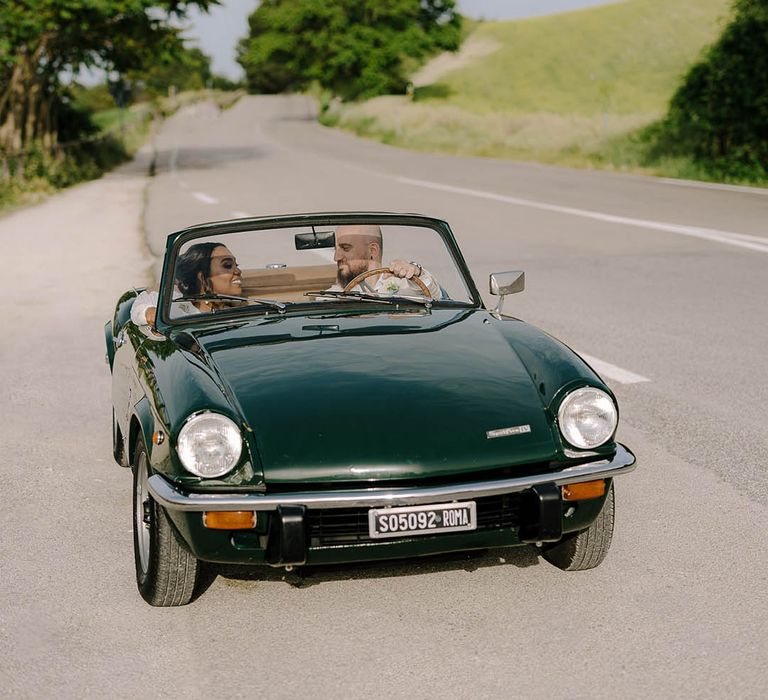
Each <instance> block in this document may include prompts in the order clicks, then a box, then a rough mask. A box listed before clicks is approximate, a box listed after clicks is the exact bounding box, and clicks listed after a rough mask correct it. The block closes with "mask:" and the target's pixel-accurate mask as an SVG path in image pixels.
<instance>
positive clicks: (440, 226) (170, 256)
mask: <svg viewBox="0 0 768 700" xmlns="http://www.w3.org/2000/svg"><path fill="white" fill-rule="evenodd" d="M345 224H378V225H400V226H417V227H422V228H428V229H431V230H433V231H435V232H436V233H437V235H438V236H440V238H441V239H442V241H443V244H444V245H445V247H446V249H447V250H448V253H449V255H450V257H451V259H452V260H453V263H454V265H455V266H456V268H457V269H458V271H459V274H460V275H461V278H462V282H463V283H464V285H465V287H466V289H467V292H468V294H469V297H470V299H471V302H467V303H466V304H463V306H464V308H485V306H484V304H483V301H482V298H481V297H480V293H479V292H478V290H477V287H476V285H475V282H474V280H473V279H472V275H471V274H470V272H469V268H468V267H467V263H466V261H465V260H464V256H463V255H462V253H461V250H459V247H458V245H457V243H456V239H455V238H454V236H453V232H452V231H451V228H450V226H449V225H448V223H447V222H445V221H443V220H441V219H435V218H432V217H429V216H423V215H421V214H395V213H384V212H337V213H314V214H293V215H287V216H268V217H249V218H243V219H232V220H229V221H214V222H211V223H206V224H199V225H196V226H191V227H189V228H186V229H182V230H181V231H177V232H176V233H172V234H170V235H169V236H168V239H167V242H166V249H165V258H164V260H163V269H162V274H161V277H160V291H159V299H158V315H157V322H156V325H157V330H158V331H159V332H161V333H163V332H164V331H166V330H171V329H173V328H178V327H180V326H187V325H189V324H197V323H199V322H205V321H211V320H217V319H218V318H221V317H220V316H219V315H218V314H194V315H189V316H183V317H181V318H175V319H172V318H171V317H170V309H171V302H172V295H173V274H172V273H173V270H175V268H176V258H177V257H178V255H179V252H180V250H181V248H182V246H184V245H185V244H186V243H189V242H190V241H193V240H195V239H197V238H206V237H212V236H216V235H225V234H230V233H247V232H249V231H253V232H254V233H256V232H258V231H261V230H266V229H280V228H294V227H302V226H333V227H336V226H340V225H345ZM354 303H355V302H353V301H348V302H345V307H346V308H347V309H348V308H349V306H347V304H354ZM329 305H333V306H338V303H337V302H329ZM361 305H364V307H365V309H366V310H367V311H371V310H372V309H373V308H374V307H375V305H376V302H375V301H361ZM433 305H435V306H438V307H439V306H440V301H439V300H435V302H434V303H433ZM320 306H323V302H318V301H307V303H301V302H295V303H291V304H288V306H287V308H286V309H285V310H284V311H280V312H278V311H275V310H274V309H268V308H267V307H261V306H258V305H253V306H251V305H249V306H247V307H242V308H243V309H246V308H247V309H248V312H247V313H248V314H254V315H259V316H264V315H268V314H271V313H272V314H273V313H281V314H289V313H292V312H300V313H306V311H307V310H308V309H315V310H317V309H318V308H319V307H320ZM381 306H382V308H391V304H388V303H386V302H385V301H384V300H383V301H382V304H381ZM452 306H453V307H454V308H455V307H456V306H457V304H455V303H454V304H452ZM229 311H231V309H230V310H229ZM226 315H227V316H228V317H231V315H230V314H229V313H227V314H226ZM238 315H240V314H238Z"/></svg>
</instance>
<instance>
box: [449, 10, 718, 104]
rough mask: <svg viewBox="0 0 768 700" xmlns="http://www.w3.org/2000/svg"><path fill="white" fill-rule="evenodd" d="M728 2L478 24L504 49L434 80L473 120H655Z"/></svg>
mask: <svg viewBox="0 0 768 700" xmlns="http://www.w3.org/2000/svg"><path fill="white" fill-rule="evenodd" d="M729 6H730V0H626V1H625V2H620V3H617V4H615V5H604V6H600V7H595V8H589V9H586V10H581V11H578V12H570V13H566V14H562V15H556V16H548V17H537V18H531V19H527V20H519V21H513V22H491V23H483V24H481V25H480V26H479V27H478V28H477V29H476V31H475V33H476V35H477V36H478V37H479V38H488V39H491V40H494V41H496V42H498V43H499V44H501V48H499V49H498V50H497V51H496V52H494V53H493V54H490V55H488V56H484V57H481V58H479V59H477V60H476V61H473V62H472V63H471V64H470V65H469V66H467V67H466V68H463V69H460V70H457V71H455V72H453V73H450V74H448V75H446V76H444V78H443V79H442V80H441V81H440V82H441V83H443V84H445V85H446V86H447V88H448V91H447V92H448V93H449V98H448V100H447V101H448V102H449V103H452V104H455V105H457V106H459V107H462V108H464V109H469V110H472V111H479V112H488V111H498V110H511V111H516V112H554V113H557V114H595V113H599V112H604V111H608V112H611V113H614V114H639V113H652V112H656V113H659V112H661V111H662V110H663V109H664V108H665V107H666V104H667V101H668V100H669V97H670V96H671V95H672V93H673V92H674V90H675V88H676V87H677V85H678V83H679V81H680V78H681V77H682V75H683V74H684V73H685V71H686V69H687V68H688V67H689V66H690V64H691V63H692V62H693V61H695V60H696V59H697V58H698V57H699V56H700V53H701V50H702V48H703V47H704V46H706V45H707V44H709V43H711V42H712V41H714V40H715V39H716V38H717V36H718V35H719V34H720V31H721V30H722V28H723V26H724V20H725V19H726V18H727V16H728V11H729Z"/></svg>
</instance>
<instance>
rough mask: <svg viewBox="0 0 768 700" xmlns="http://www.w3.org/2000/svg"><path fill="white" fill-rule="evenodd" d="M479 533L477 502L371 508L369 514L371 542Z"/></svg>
mask: <svg viewBox="0 0 768 700" xmlns="http://www.w3.org/2000/svg"><path fill="white" fill-rule="evenodd" d="M476 529H477V508H476V506H475V502H474V501H464V502H462V503H441V504H439V505H429V506H407V507H405V508H372V509H371V510H369V511H368V534H369V535H370V536H371V538H372V539H381V538H383V537H404V536H408V535H432V534H439V533H441V532H458V531H460V530H476Z"/></svg>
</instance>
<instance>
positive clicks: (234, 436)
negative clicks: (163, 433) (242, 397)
mask: <svg viewBox="0 0 768 700" xmlns="http://www.w3.org/2000/svg"><path fill="white" fill-rule="evenodd" d="M204 421H216V422H219V423H220V426H221V427H222V428H223V429H224V430H225V431H226V432H227V433H228V434H229V447H230V448H231V452H230V455H229V456H228V458H227V459H226V461H225V462H224V463H223V464H222V465H220V466H219V467H218V468H216V469H212V470H207V471H204V470H201V469H199V468H197V466H196V464H195V463H194V462H192V461H191V459H190V457H193V455H190V454H189V453H188V449H187V448H188V445H187V439H188V438H190V437H191V436H190V433H191V431H193V430H195V429H196V428H198V429H200V426H201V424H203V423H204ZM242 454H243V435H242V432H241V430H240V428H239V426H238V425H237V423H236V422H235V421H234V420H232V419H231V418H229V417H228V416H226V415H224V414H223V413H218V412H216V411H197V412H195V413H192V414H190V415H189V416H188V417H187V419H186V420H185V421H184V424H183V425H182V426H181V429H180V430H179V434H178V436H177V438H176V455H177V457H178V459H179V462H180V463H181V466H182V467H184V469H185V470H186V471H188V472H189V473H190V474H193V475H195V476H198V477H200V478H202V479H217V478H219V477H222V476H224V475H225V474H228V473H229V472H231V471H232V470H233V469H234V468H235V467H236V466H237V465H238V463H239V462H240V458H241V457H242Z"/></svg>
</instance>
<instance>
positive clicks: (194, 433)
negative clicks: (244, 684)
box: [176, 413, 243, 477]
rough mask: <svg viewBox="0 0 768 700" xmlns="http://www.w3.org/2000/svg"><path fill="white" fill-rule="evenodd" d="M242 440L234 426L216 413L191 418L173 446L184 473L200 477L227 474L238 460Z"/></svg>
mask: <svg viewBox="0 0 768 700" xmlns="http://www.w3.org/2000/svg"><path fill="white" fill-rule="evenodd" d="M242 449H243V438H242V436H241V435H240V431H239V430H238V428H237V426H236V425H235V424H234V423H233V422H232V421H231V420H230V419H229V418H226V417H225V416H221V415H219V414H218V413H201V414H199V415H197V416H194V417H193V418H190V419H189V420H188V421H187V422H186V423H185V424H184V427H183V428H182V429H181V432H180V433H179V440H178V444H177V446H176V451H177V452H178V455H179V459H180V460H181V463H182V464H183V465H184V468H185V469H186V470H187V471H190V472H192V473H193V474H196V475H197V476H203V477H217V476H222V475H223V474H226V473H227V472H228V471H229V470H230V469H232V468H233V467H234V466H235V465H236V464H237V461H238V460H239V459H240V453H241V452H242Z"/></svg>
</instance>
